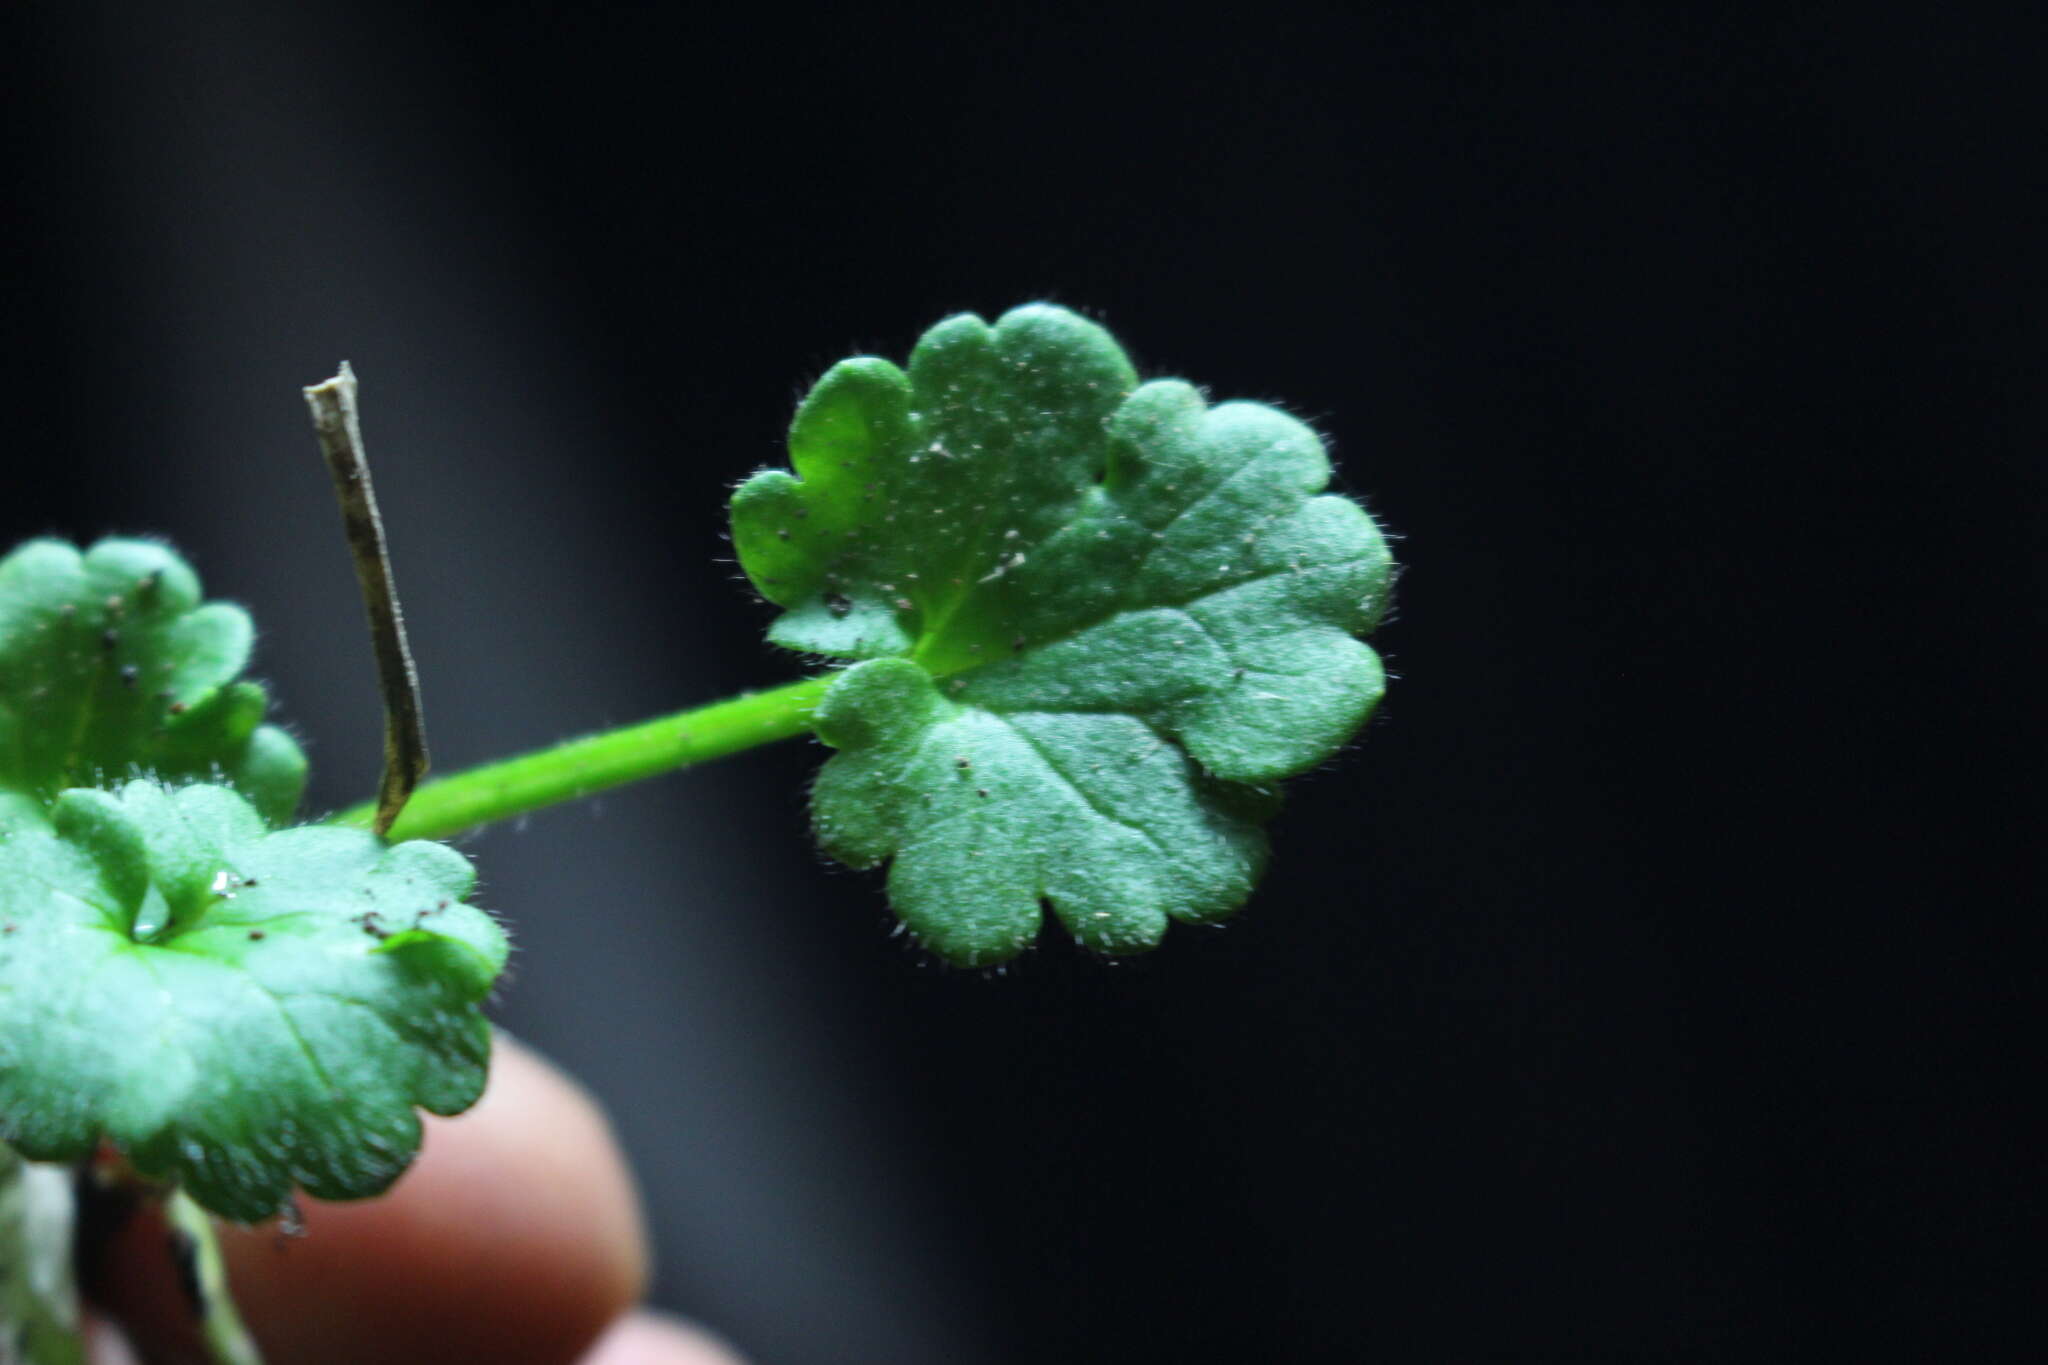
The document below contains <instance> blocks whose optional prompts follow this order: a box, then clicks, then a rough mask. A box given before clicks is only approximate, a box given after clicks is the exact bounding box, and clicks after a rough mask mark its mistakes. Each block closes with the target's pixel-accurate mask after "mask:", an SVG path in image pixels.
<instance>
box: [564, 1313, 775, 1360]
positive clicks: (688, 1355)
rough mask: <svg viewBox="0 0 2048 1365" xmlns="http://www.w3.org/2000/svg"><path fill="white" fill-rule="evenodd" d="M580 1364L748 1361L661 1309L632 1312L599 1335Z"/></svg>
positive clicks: (707, 1334)
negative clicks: (664, 1313) (661, 1312)
mask: <svg viewBox="0 0 2048 1365" xmlns="http://www.w3.org/2000/svg"><path fill="white" fill-rule="evenodd" d="M581 1365H746V1362H745V1360H744V1359H743V1358H742V1357H741V1356H740V1355H739V1354H738V1353H737V1352H736V1351H734V1350H733V1349H732V1348H731V1347H730V1346H728V1345H726V1344H725V1343H724V1342H722V1341H719V1340H718V1339H717V1338H716V1337H713V1336H711V1335H710V1334H709V1333H707V1332H705V1331H703V1330H702V1329H701V1328H697V1327H693V1326H691V1325H690V1324H688V1323H684V1322H678V1321H676V1320H675V1319H674V1318H671V1317H667V1316H664V1315H662V1314H659V1313H644V1312H643V1313H633V1314H631V1315H629V1316H627V1317H625V1318H622V1319H620V1320H619V1322H618V1323H617V1324H615V1325H614V1326H613V1327H612V1329H611V1330H610V1331H609V1332H606V1333H605V1334H604V1336H602V1337H601V1338H599V1339H598V1343H597V1345H596V1346H594V1347H592V1348H591V1351H590V1354H589V1355H587V1356H585V1357H584V1358H583V1361H582V1362H581Z"/></svg>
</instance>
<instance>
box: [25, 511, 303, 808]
mask: <svg viewBox="0 0 2048 1365" xmlns="http://www.w3.org/2000/svg"><path fill="white" fill-rule="evenodd" d="M251 637H252V631H251V628H250V625H249V617H248V615H247V613H245V612H244V611H243V610H242V609H241V608H240V607H236V606H232V605H230V604H228V603H224V602H206V603H202V602H201V600H200V591H199V579H198V578H197V576H195V575H194V574H193V572H192V570H191V569H190V568H189V567H188V566H187V565H186V564H185V562H184V561H183V560H182V559H180V558H179V557H178V556H177V555H176V554H174V553H173V552H172V551H170V550H169V549H167V548H165V547H164V546H162V545H158V544H156V543H154V542H152V541H146V540H118V539H109V540H102V541H100V542H99V543H98V544H96V545H94V546H93V547H92V548H91V549H89V550H87V551H85V552H84V553H83V554H81V553H80V552H79V551H78V549H77V548H76V547H75V546H72V545H69V544H67V543H65V542H64V541H61V540H32V541H30V542H28V543H27V544H25V545H23V546H21V547H20V548H19V549H16V550H15V551H14V552H13V553H11V554H9V555H8V556H7V557H6V558H5V559H0V792H13V793H17V794H25V795H28V796H30V797H32V798H34V799H35V800H36V801H38V802H39V803H42V804H47V803H49V802H50V801H52V800H54V799H55V798H56V795H57V793H59V792H61V791H63V790H65V789H66V788H68V787H106V786H111V785H114V784H116V783H118V782H121V781H125V780H127V779H129V778H133V777H136V776H138V775H149V776H154V777H159V778H163V779H166V780H172V781H177V780H186V781H190V780H201V781H218V782H226V783H227V784H229V785H231V786H233V787H234V788H235V789H236V790H238V791H240V792H241V793H242V794H243V795H245V796H247V797H248V798H249V799H250V800H251V801H253V802H254V803H255V804H256V807H257V809H258V810H260V811H261V812H262V813H263V815H264V817H265V818H266V819H267V820H269V821H270V822H271V823H272V824H282V823H284V822H285V821H286V820H288V819H290V817H291V813H292V811H293V809H294V808H295V807H296V806H297V805H298V801H299V795H300V793H301V792H302V791H303V790H304V788H305V784H306V760H305V756H304V755H303V754H301V753H300V751H299V746H298V745H297V743H295V742H294V741H293V740H292V738H291V736H289V735H287V734H286V733H285V732H284V731H282V730H280V729H278V728H277V727H275V726H271V725H264V724H263V723H262V721H263V713H264V709H265V706H266V704H267V702H266V698H265V696H264V693H263V689H262V688H261V687H259V686H257V685H256V684H255V683H251V682H239V681H236V679H237V677H238V676H239V675H240V673H241V671H242V669H243V667H244V666H245V665H246V664H247V663H248V660H249V646H250V641H251Z"/></svg>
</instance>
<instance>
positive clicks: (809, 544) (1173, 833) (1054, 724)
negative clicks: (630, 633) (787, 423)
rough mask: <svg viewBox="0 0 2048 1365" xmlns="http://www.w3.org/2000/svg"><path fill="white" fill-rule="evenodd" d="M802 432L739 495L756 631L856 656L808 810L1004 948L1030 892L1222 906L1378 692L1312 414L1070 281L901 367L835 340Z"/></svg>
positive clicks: (1363, 537)
mask: <svg viewBox="0 0 2048 1365" xmlns="http://www.w3.org/2000/svg"><path fill="white" fill-rule="evenodd" d="M790 456H791V464H792V466H793V467H794V471H795V473H794V474H793V475H792V474H791V473H787V472H783V471H766V472H763V473H761V474H757V475H755V476H754V477H753V478H752V479H750V480H749V481H748V482H747V483H745V484H743V485H742V486H741V487H740V489H739V490H738V492H737V493H736V494H735V495H734V498H733V540H734V543H735V544H736V545H737V547H738V549H739V552H740V561H741V563H742V565H743V566H744V567H745V568H746V570H747V572H748V574H749V575H750V577H751V578H752V579H753V581H754V583H755V585H756V586H757V587H758V588H759V589H760V590H761V592H762V594H763V595H764V596H766V597H767V598H768V599H769V600H770V601H773V602H775V603H777V604H778V605H780V606H782V607H783V608H785V610H784V612H783V614H782V615H781V617H780V618H779V619H778V620H777V621H776V623H775V624H774V626H773V627H772V628H771V630H770V638H771V639H773V640H775V641H776V642H778V643H780V644H783V645H786V646H789V647H791V648H796V649H801V650H805V651H807V652H811V653H816V654H824V655H831V656H836V657H840V658H849V659H861V660H869V661H870V662H866V663H863V664H861V665H859V666H857V667H855V668H853V669H850V670H849V671H848V672H846V673H845V674H843V675H842V676H841V677H840V678H839V679H838V680H837V681H836V682H835V683H834V684H833V685H832V687H831V688H830V689H829V690H828V692H827V693H826V695H825V697H824V699H823V702H822V703H821V705H820V708H819V711H818V716H817V729H818V734H819V736H820V737H821V738H822V739H824V740H825V741H826V742H827V743H828V744H831V745H833V746H835V747H836V748H838V749H839V750H840V752H839V753H838V754H837V755H835V756H834V757H833V759H832V760H831V761H830V762H829V763H827V764H826V767H825V770H824V772H823V773H822V774H821V776H820V779H819V782H818V786H817V790H816V792H815V793H814V796H813V800H812V812H813V818H814V821H815V823H816V826H817V828H818V831H819V834H820V837H821V840H822V841H823V843H824V844H825V847H826V848H827V849H828V850H830V851H831V852H832V853H833V854H834V855H835V856H837V857H839V858H841V859H842V860H844V861H846V862H848V863H850V864H852V865H854V866H860V867H865V866H873V865H875V864H878V863H880V862H883V861H885V860H892V859H893V864H892V867H891V870H890V877H889V887H890V899H891V901H892V903H893V904H894V906H895V908H896V910H897V913H898V914H899V915H901V916H902V918H903V919H904V921H905V922H906V923H907V924H908V925H909V926H910V927H911V929H912V930H913V931H914V932H915V933H916V934H917V936H918V937H919V939H920V940H921V941H923V942H924V943H925V944H927V945H928V946H930V947H931V948H932V949H933V950H934V951H936V952H938V953H939V954H940V955H942V956H944V957H946V958H948V959H949V960H952V961H956V962H963V963H986V962H994V961H1000V960H1002V959H1003V958H1006V957H1009V956H1011V955H1013V954H1014V953H1016V952H1017V951H1018V950H1019V949H1020V948H1022V947H1023V946H1025V945H1026V944H1028V943H1029V942H1030V941H1031V940H1032V939H1033V938H1034V937H1035V936H1036V934H1037V932H1038V928H1039V923H1040V920H1041V918H1042V916H1041V906H1042V905H1046V904H1049V905H1050V906H1051V907H1052V909H1053V910H1054V911H1055V912H1056V913H1057V914H1058V915H1059V916H1060V918H1061V919H1062V920H1063V922H1064V923H1065V924H1066V926H1067V928H1068V929H1069V931H1070V932H1071V933H1072V934H1073V935H1074V936H1075V937H1076V938H1077V939H1079V940H1080V941H1081V942H1083V943H1085V944H1088V945H1089V946H1091V947H1094V948H1097V949H1099V950H1102V951H1105V952H1126V951H1132V950H1136V949H1140V948H1144V947H1149V946H1151V945H1152V944H1154V943H1156V942H1157V941H1158V940H1159V938H1160V936H1161V934H1163V933H1164V931H1165V927H1166V924H1167V922H1168V920H1169V919H1170V918H1178V919H1183V920H1190V921H1206V920H1211V919H1215V918H1218V917H1220V916H1221V915H1223V914H1226V913H1228V912H1229V911H1230V910H1231V909H1232V908H1234V907H1235V906H1237V905H1238V904H1240V903H1241V902H1242V901H1243V900H1244V898H1245V897H1246V896H1247V895H1248V894H1249V893H1250V891H1251V888H1252V885H1253V883H1254V882H1255V881H1256V879H1257V877H1258V874H1259V871H1260V869H1261V867H1262V865H1263V860H1264V854H1265V844H1264V838H1263V835H1262V833H1261V832H1260V826H1261V825H1262V823H1263V822H1264V821H1265V819H1267V818H1268V817H1269V816H1270V814H1271V813H1272V810H1273V809H1274V808H1275V804H1276V803H1275V800H1274V799H1273V794H1272V790H1271V786H1272V784H1273V783H1274V782H1276V781H1277V780H1278V779H1280V778H1283V777H1286V776H1289V775H1291V774H1294V773H1298V772H1300V771H1302V770H1303V769H1305V768H1308V767H1311V766H1313V765H1314V764H1316V763H1318V762H1321V761H1323V760H1324V759H1326V758H1327V757H1329V756H1330V755H1331V754H1332V753H1334V752H1335V751H1336V749H1337V748H1338V747H1339V746H1340V745H1342V744H1343V743H1344V742H1345V740H1346V739H1347V738H1349V737H1350V736H1351V735H1352V734H1353V733H1354V732H1355V731H1356V730H1357V729H1358V727H1359V726H1360V725H1361V724H1362V723H1363V722H1364V721H1365V719H1366V717H1367V716H1368V715H1369V714H1370V712H1371V710H1372V708H1373V706H1374V704H1375V703H1376V702H1377V701H1378V699H1379V696H1380V692H1381V690H1382V688H1383V686H1384V676H1383V674H1382V671H1381V668H1380V664H1379V659H1378V656H1377V655H1375V654H1374V653H1373V651H1372V650H1371V649H1370V648H1368V647H1367V646H1366V645H1364V644H1363V643H1361V642H1360V641H1359V640H1358V639H1357V638H1356V637H1357V636H1359V635H1362V634H1365V633H1366V632H1368V631H1370V630H1371V629H1372V627H1373V626H1374V624H1375V623H1376V622H1377V621H1378V619H1379V616H1380V614H1381V612H1382V610H1383V609H1384V607H1385V604H1386V600H1387V594H1388V589H1389V584H1390V580H1391V575H1392V564H1391V561H1390V559H1389V557H1388V554H1387V549H1386V543H1385V540H1384V538H1383V537H1382V536H1381V534H1380V531H1379V528H1378V527H1377V526H1376V525H1374V523H1373V520H1372V518H1371V517H1370V516H1368V515H1367V514H1366V512H1365V510H1364V509H1363V508H1362V507H1360V506H1359V505H1358V504H1357V503H1355V502H1352V501H1351V500H1349V499H1347V498H1343V497H1339V496H1336V495H1332V494H1328V493H1325V492H1324V491H1323V490H1324V489H1325V488H1326V487H1327V485H1328V482H1329V478H1330V465H1329V460H1328V458H1327V456H1326V455H1325V454H1324V451H1323V448H1322V443H1321V442H1320V441H1319V440H1317V438H1316V436H1315V433H1313V432H1312V431H1310V430H1309V429H1308V428H1307V427H1306V426H1304V425H1303V424H1302V423H1300V422H1298V421H1296V420H1295V419H1293V418H1291V417H1289V416H1287V415H1286V414H1284V413H1281V412H1279V411H1277V410H1275V409H1273V408H1270V407H1266V406H1263V405H1261V404H1256V403H1226V404H1222V405H1220V406H1217V407H1213V408H1212V407H1210V406H1209V405H1208V404H1207V403H1206V402H1205V401H1204V400H1203V398H1202V396H1201V395H1200V394H1199V393H1197V392H1196V391H1195V390H1194V389H1193V388H1191V387H1189V386H1188V385H1186V384H1183V383H1180V382H1178V381H1173V380H1164V381H1155V382H1152V383H1147V384H1144V385H1142V386H1141V385H1139V384H1138V383H1137V380H1136V378H1135V376H1134V374H1133V372H1132V370H1131V367H1130V364H1129V362H1128V361H1127V360H1126V359H1125V358H1124V355H1123V352H1122V351H1121V350H1120V349H1119V348H1118V347H1117V345H1116V343H1115V342H1114V341H1113V340H1112V339H1111V338H1110V337H1109V335H1108V333H1106V332H1104V331H1103V330H1102V329H1101V328H1099V327H1097V326H1095V325H1094V324H1092V323H1090V322H1087V321H1086V320H1084V319H1082V318H1079V317H1076V316H1075V315H1074V314H1072V313H1069V312H1066V311H1065V310H1063V309H1059V308H1053V307H1048V306H1044V305H1033V306H1030V307H1025V308H1019V309H1016V310H1014V311H1013V312H1011V313H1009V314H1007V315H1005V316H1004V317H1003V319H1002V320H1001V321H1000V322H999V323H997V324H996V325H995V326H994V327H990V326H989V325H988V324H986V323H984V322H983V321H982V320H981V319H979V318H975V317H968V316H963V317H956V318H952V319H950V320H948V321H946V322H943V323H941V324H939V325H938V326H937V327H934V328H933V329H932V330H931V331H929V332H927V333H926V334H925V336H924V338H923V339H922V340H921V341H920V342H919V343H918V346H917V348H916V351H915V353H914V354H913V356H912V358H911V363H910V368H909V371H908V373H907V374H906V373H905V372H903V371H901V370H898V369H897V368H896V367H895V366H894V365H891V364H890V363H889V362H887V361H884V360H878V359H873V358H865V357H864V358H860V359H856V360H850V361H846V362H844V363H842V364H840V365H838V366H835V367H834V368H833V369H832V370H831V371H829V372H828V373H827V374H826V375H825V376H824V378H822V379H821V380H819V382H818V384H817V386H816V387H815V388H814V389H813V390H812V391H811V393H810V395H809V396H808V397H806V398H805V400H804V402H803V404H802V406H801V407H800V408H799V410H798V412H797V416H796V420H795V422H794V424H793V426H792V428H791V432H790Z"/></svg>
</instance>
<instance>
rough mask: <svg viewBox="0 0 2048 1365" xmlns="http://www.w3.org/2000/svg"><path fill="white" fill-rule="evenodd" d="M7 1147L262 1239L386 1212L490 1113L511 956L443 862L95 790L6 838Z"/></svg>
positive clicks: (317, 830)
mask: <svg viewBox="0 0 2048 1365" xmlns="http://www.w3.org/2000/svg"><path fill="white" fill-rule="evenodd" d="M0 860H4V861H5V863H6V866H7V869H8V873H9V875H8V876H7V877H6V878H4V879H0V1138H4V1139H5V1140H6V1141H8V1142H10V1143H12V1144H13V1145H14V1146H15V1147H16V1148H17V1149H18V1150H20V1151H21V1152H22V1153H24V1154H25V1155H28V1156H30V1157H34V1158H37V1159H40V1160H71V1159H76V1158H78V1157H81V1156H84V1155H86V1154H88V1153H89V1152H91V1151H92V1150H93V1148H94V1147H95V1145H96V1144H97V1143H98V1142H99V1141H100V1140H101V1139H102V1138H110V1139H112V1140H113V1142H114V1143H115V1144H116V1145H118V1146H119V1147H120V1148H121V1150H122V1151H123V1152H124V1153H125V1154H126V1155H127V1157H128V1159H129V1160H130V1161H131V1162H133V1163H134V1165H135V1166H136V1168H137V1169H138V1170H140V1171H141V1172H142V1173H143V1174H145V1175H148V1176H151V1177H154V1178H161V1179H167V1180H176V1181H178V1182H180V1183H181V1184H183V1185H184V1186H185V1188H187V1189H188V1190H189V1191H190V1192H191V1193H192V1195H193V1197H194V1198H195V1199H197V1200H199V1202H200V1203H202V1204H204V1205H205V1206H206V1207H207V1208H209V1209H212V1210H213V1211H214V1212H216V1213H218V1214H221V1215H223V1216H225V1217H228V1218H234V1219H238V1220H241V1221H244V1222H254V1221H258V1220H260V1219H263V1218H267V1217H269V1216H271V1215H272V1214H274V1213H275V1212H276V1211H277V1210H278V1209H279V1208H281V1207H282V1206H283V1204H284V1202H285V1201H286V1199H287V1198H289V1196H290V1194H291V1190H292V1187H293V1186H294V1185H296V1186H299V1187H301V1188H303V1189H305V1190H306V1191H307V1192H308V1193H310V1194H312V1195H314V1196H316V1197H319V1198H322V1199H353V1198H361V1197H364V1196H368V1195H373V1194H377V1193H379V1192H381V1191H382V1190H384V1189H385V1188H386V1187H387V1186H389V1185H390V1184H391V1182H392V1181H393V1180H395V1179H396V1178H397V1177H398V1175H399V1173H400V1172H401V1171H403V1170H404V1169H405V1167H406V1165H407V1163H408V1162H409V1161H410V1160H411V1159H412V1156H413V1154H414V1153H415V1152H416V1151H417V1150H418V1147H419V1141H420V1123H419V1116H418V1114H417V1113H416V1112H415V1107H416V1106H417V1107H419V1108H424V1109H427V1110H429V1111H430V1112H433V1113H437V1114H452V1113H456V1112H459V1111H460V1110H462V1109H465V1108H467V1107H468V1106H469V1105H470V1104H472V1103H474V1102H475V1100H476V1098H477V1096H478V1095H479V1094H481V1093H482V1090H483V1084H484V1075H485V1068H486V1063H487V1061H488V1058H489V1054H490V1033H489V1029H488V1027H487V1025H486V1024H485V1022H484V1020H483V1017H482V1014H481V1012H480V1011H479V1009H478V1005H479V1003H480V1002H481V1001H482V999H483V997H484V996H485V994H486V993H487V992H488V991H489V990H490V988H491V984H492V982H493V981H494V980H495V979H496V977H497V974H498V972H499V970H500V969H501V968H502V967H503V965H504V962H505V954H506V942H505V936H504V933H503V931H502V930H500V929H499V928H498V926H497V924H496V923H495V922H494V921H493V920H492V919H491V918H490V917H489V916H488V915H486V914H485V913H484V912H483V911H481V910H479V909H477V908H476V907H474V906H472V905H469V904H467V903H466V901H465V897H466V896H467V895H468V893H469V890H470V887H471V885H472V882H473V880H474V874H473V873H472V871H471V869H470V865H469V862H468V860H467V859H465V858H464V857H463V856H462V855H461V854H459V853H457V852H455V851H454V850H452V849H450V848H447V847H445V846H443V845H440V844H430V843H404V844H399V845H396V846H393V847H386V846H385V845H384V844H383V843H382V842H381V841H380V840H378V839H377V838H376V836H374V835H372V834H369V833H367V832H365V831H362V830H351V829H340V828H335V827H330V826H308V827H303V828H298V829H290V830H283V831H277V832H272V831H270V830H267V829H266V828H265V826H264V822H263V820H262V818H261V817H260V816H259V815H258V814H257V813H256V811H255V810H254V809H253V808H252V807H251V806H250V804H249V803H248V802H247V801H246V800H244V799H243V798H242V797H241V796H239V795H238V794H236V793H235V792H233V791H231V790H229V789H228V788H225V787H217V786H191V787H184V788H180V789H176V790H172V789H167V788H165V787H162V786H160V785H158V784H156V783H154V782H144V781H137V782H131V783H129V784H127V785H126V786H124V787H122V788H120V789H119V790H117V791H111V792H109V791H97V790H73V791H68V792H65V793H63V794H62V796H60V797H59V798H58V800H57V801H56V802H55V803H54V805H53V807H52V810H51V813H50V816H49V818H48V819H47V820H46V821H42V822H33V821H29V820H26V819H18V820H16V822H15V823H14V825H13V827H12V828H11V829H10V830H9V831H8V832H7V833H6V834H4V835H0Z"/></svg>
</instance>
